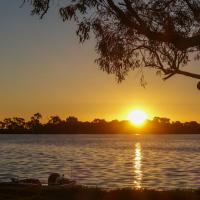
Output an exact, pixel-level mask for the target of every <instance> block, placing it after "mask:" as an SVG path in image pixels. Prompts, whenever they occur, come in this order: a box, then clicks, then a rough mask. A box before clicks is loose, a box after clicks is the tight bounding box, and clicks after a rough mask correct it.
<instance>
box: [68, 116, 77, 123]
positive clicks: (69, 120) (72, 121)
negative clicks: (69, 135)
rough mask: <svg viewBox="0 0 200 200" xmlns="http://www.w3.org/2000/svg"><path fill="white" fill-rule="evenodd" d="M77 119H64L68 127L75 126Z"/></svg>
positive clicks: (70, 117) (71, 117)
mask: <svg viewBox="0 0 200 200" xmlns="http://www.w3.org/2000/svg"><path fill="white" fill-rule="evenodd" d="M78 122H79V121H78V118H77V117H73V116H69V117H68V118H67V119H66V123H67V124H70V125H76V124H78Z"/></svg>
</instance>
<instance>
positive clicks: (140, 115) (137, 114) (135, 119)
mask: <svg viewBox="0 0 200 200" xmlns="http://www.w3.org/2000/svg"><path fill="white" fill-rule="evenodd" d="M146 119H147V113H146V112H144V111H143V110H134V111H132V112H131V113H130V114H129V115H128V120H129V121H130V122H131V123H133V124H134V125H136V126H141V125H142V124H144V122H145V120H146Z"/></svg>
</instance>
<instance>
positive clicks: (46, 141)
mask: <svg viewBox="0 0 200 200" xmlns="http://www.w3.org/2000/svg"><path fill="white" fill-rule="evenodd" d="M50 172H60V173H64V174H65V175H66V176H69V177H72V178H74V179H75V180H77V181H78V182H79V183H80V184H84V185H92V186H96V185H97V186H98V187H107V188H118V187H136V188H140V187H142V188H154V189H172V188H200V135H162V136H156V135H147V136H144V135H16V136H15V135H0V180H1V181H4V180H9V177H13V176H18V177H20V178H24V177H37V178H39V179H41V180H42V181H47V177H48V174H49V173H50Z"/></svg>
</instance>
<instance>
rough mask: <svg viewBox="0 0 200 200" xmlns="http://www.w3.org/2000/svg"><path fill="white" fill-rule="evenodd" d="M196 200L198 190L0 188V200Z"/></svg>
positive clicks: (199, 192)
mask: <svg viewBox="0 0 200 200" xmlns="http://www.w3.org/2000/svg"><path fill="white" fill-rule="evenodd" d="M54 199H55V200H62V199H63V200H64V199H65V200H66V199H70V200H179V199H180V200H196V199H200V190H174V191H156V190H133V189H116V190H109V191H106V190H102V189H99V188H86V187H81V186H80V187H76V188H71V189H64V188H53V187H47V186H42V187H16V186H15V187H14V186H0V200H54Z"/></svg>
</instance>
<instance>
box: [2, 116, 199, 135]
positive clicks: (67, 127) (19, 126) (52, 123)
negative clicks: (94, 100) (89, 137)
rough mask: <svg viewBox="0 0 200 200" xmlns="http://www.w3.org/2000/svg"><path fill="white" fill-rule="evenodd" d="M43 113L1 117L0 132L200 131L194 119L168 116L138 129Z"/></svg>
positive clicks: (120, 124)
mask: <svg viewBox="0 0 200 200" xmlns="http://www.w3.org/2000/svg"><path fill="white" fill-rule="evenodd" d="M41 117H42V115H41V114H40V113H36V114H34V115H33V116H32V117H31V120H30V121H25V119H23V118H17V117H14V118H6V119H4V120H3V121H0V134H1V133H5V134H6V133H13V134H21V133H25V134H28V133H38V134H40V133H47V134H59V133H61V134H80V133H83V134H98V133H100V134H107V133H111V134H121V133H138V132H140V133H144V134H149V133H154V134H173V133H176V134H179V133H180V134H184V133H185V134H192V133H193V134H199V133H200V124H199V123H198V122H196V121H191V122H184V123H182V122H179V121H175V122H173V121H172V122H171V120H170V119H168V118H164V117H154V119H152V120H147V121H146V122H145V125H144V126H143V127H140V129H138V128H137V127H135V126H133V125H132V124H131V123H130V122H129V121H126V120H123V121H118V120H113V121H106V120H105V119H94V120H93V121H91V122H83V121H79V120H78V118H77V117H73V116H69V117H67V118H66V120H62V119H61V118H60V117H59V116H57V115H56V116H51V117H50V119H49V120H48V122H47V123H41V122H40V120H39V119H41Z"/></svg>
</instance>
